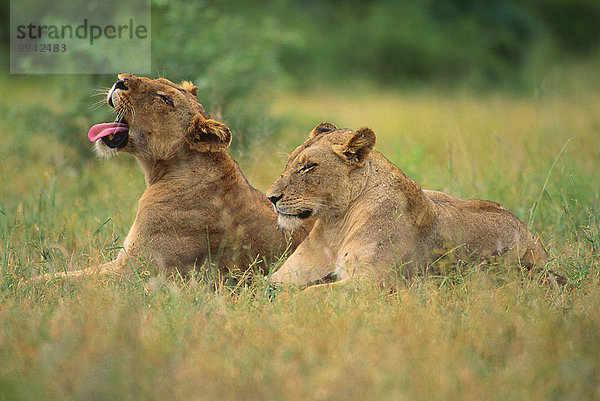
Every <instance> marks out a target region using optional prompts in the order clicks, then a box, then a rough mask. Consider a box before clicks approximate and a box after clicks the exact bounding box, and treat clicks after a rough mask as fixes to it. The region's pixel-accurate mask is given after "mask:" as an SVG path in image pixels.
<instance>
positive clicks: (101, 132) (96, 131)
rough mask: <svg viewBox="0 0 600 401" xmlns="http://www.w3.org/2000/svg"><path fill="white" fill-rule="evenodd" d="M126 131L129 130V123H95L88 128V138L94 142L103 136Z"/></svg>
mask: <svg viewBox="0 0 600 401" xmlns="http://www.w3.org/2000/svg"><path fill="white" fill-rule="evenodd" d="M127 131H129V125H127V124H123V123H103V124H96V125H94V126H93V127H92V128H90V132H88V139H89V140H90V141H91V142H96V141H97V140H98V139H100V138H104V137H105V136H108V135H111V134H116V133H119V132H127Z"/></svg>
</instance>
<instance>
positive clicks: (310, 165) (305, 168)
mask: <svg viewBox="0 0 600 401" xmlns="http://www.w3.org/2000/svg"><path fill="white" fill-rule="evenodd" d="M315 167H317V163H307V164H305V165H304V166H302V167H300V170H298V171H299V172H300V173H301V174H304V173H307V172H309V171H310V170H312V169H314V168H315Z"/></svg>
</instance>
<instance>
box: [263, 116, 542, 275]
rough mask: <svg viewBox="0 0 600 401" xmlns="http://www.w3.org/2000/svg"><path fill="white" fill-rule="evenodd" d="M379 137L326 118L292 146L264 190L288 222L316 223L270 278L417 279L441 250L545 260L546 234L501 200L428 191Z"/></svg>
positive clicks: (466, 256)
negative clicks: (396, 273) (310, 219)
mask: <svg viewBox="0 0 600 401" xmlns="http://www.w3.org/2000/svg"><path fill="white" fill-rule="evenodd" d="M375 141H376V138H375V133H374V132H373V130H371V129H370V128H361V129H360V130H358V131H356V132H354V131H351V130H348V129H337V127H335V125H333V124H331V123H321V124H319V125H318V126H317V127H315V129H313V131H312V132H311V134H310V136H309V139H308V140H307V141H306V143H305V144H303V145H301V146H300V147H298V148H297V149H296V150H295V151H293V152H292V154H291V155H290V157H289V159H288V163H287V166H286V168H285V170H284V172H283V174H282V175H281V176H280V177H279V178H278V179H277V180H276V181H275V182H274V183H273V184H272V185H271V187H270V188H269V190H268V191H267V196H268V197H269V199H271V201H272V202H273V203H274V204H275V206H276V210H277V211H278V213H279V222H280V224H281V225H282V226H284V227H287V228H291V227H295V226H296V225H297V224H298V223H300V222H301V221H302V219H301V218H300V217H303V218H306V217H307V216H309V215H310V216H314V217H315V218H316V223H315V226H314V228H313V230H312V231H311V232H310V234H309V235H308V237H307V238H306V239H305V240H304V242H302V243H301V244H300V246H298V248H297V249H296V251H295V252H294V253H293V254H292V255H291V256H290V257H289V258H288V260H287V261H286V262H285V263H284V264H283V266H282V267H281V268H280V269H279V270H278V271H276V272H275V273H274V274H273V275H272V277H271V281H272V282H273V283H276V284H282V283H283V284H288V283H290V284H297V285H309V284H311V283H315V282H318V281H320V280H323V279H325V278H331V277H332V276H334V278H335V279H337V280H341V282H347V280H349V279H351V278H355V277H359V278H360V277H369V278H376V279H386V278H387V277H389V276H390V275H391V274H392V272H393V270H394V268H398V269H400V270H401V271H402V272H403V273H404V274H405V275H407V276H410V275H411V274H413V273H415V272H417V271H423V270H426V269H435V268H436V263H439V259H440V258H441V257H445V258H448V257H449V258H453V259H454V260H457V259H460V260H480V259H483V260H489V259H495V258H496V257H498V256H502V257H503V258H506V259H507V260H508V261H521V262H522V263H528V264H544V263H545V261H546V258H547V254H546V250H545V249H544V247H543V246H542V244H541V242H540V240H539V238H538V237H537V236H536V235H533V234H532V233H530V232H529V231H528V230H527V228H526V227H525V226H524V225H523V224H522V223H521V222H520V221H519V220H518V219H517V218H516V217H515V216H514V215H512V214H511V213H510V212H508V211H507V210H506V209H504V208H503V207H502V206H500V205H498V204H497V203H494V202H489V201H482V200H462V199H458V198H455V197H453V196H451V195H448V194H445V193H443V192H439V191H430V190H422V189H421V187H420V186H419V185H418V184H417V183H416V182H415V181H413V180H412V179H410V178H408V177H407V176H406V175H404V173H403V172H402V171H401V170H400V169H398V168H397V167H396V166H394V165H393V164H392V163H390V162H389V161H388V160H387V159H385V157H383V156H382V155H381V154H380V153H378V152H376V151H374V150H373V147H374V145H375ZM299 216H300V217H299Z"/></svg>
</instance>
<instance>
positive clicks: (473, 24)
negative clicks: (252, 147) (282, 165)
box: [0, 0, 600, 155]
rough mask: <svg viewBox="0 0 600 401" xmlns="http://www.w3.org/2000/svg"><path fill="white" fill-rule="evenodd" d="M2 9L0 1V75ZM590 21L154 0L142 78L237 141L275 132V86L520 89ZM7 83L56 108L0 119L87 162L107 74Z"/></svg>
mask: <svg viewBox="0 0 600 401" xmlns="http://www.w3.org/2000/svg"><path fill="white" fill-rule="evenodd" d="M9 4H10V2H9V0H1V1H0V7H1V13H2V15H4V20H5V21H4V23H3V24H2V28H1V30H0V38H1V43H3V45H2V49H1V50H0V56H1V57H2V59H3V60H4V63H3V65H4V66H5V67H4V68H5V71H6V72H8V67H7V65H8V61H7V60H8V43H9V25H8V16H9ZM598 21H600V2H599V1H589V0H531V1H519V0H485V1H484V0H415V1H382V0H372V1H356V0H344V1H341V0H340V1H338V0H329V1H317V0H303V1H298V0H296V1H294V0H276V1H264V0H259V1H255V2H245V1H240V0H215V1H195V2H187V1H167V0H153V1H152V68H153V74H152V76H154V77H157V76H164V77H167V78H169V79H171V80H173V81H179V80H181V79H188V80H192V81H193V82H195V83H196V84H197V85H198V86H199V87H200V93H199V98H200V100H201V102H202V103H203V104H204V105H205V107H206V108H207V110H210V111H211V112H212V113H213V114H216V116H217V117H219V118H222V119H223V120H225V121H226V122H227V123H228V124H230V125H231V126H232V128H233V129H234V130H235V131H236V135H235V142H234V146H239V145H240V144H242V145H244V144H248V143H250V142H251V141H252V138H254V137H257V136H260V137H261V138H264V137H265V135H270V134H273V133H276V132H277V131H278V121H276V119H274V118H272V117H270V115H269V113H268V112H267V110H268V107H269V106H270V104H271V101H270V99H272V92H273V90H274V89H275V88H278V89H281V88H292V89H294V90H297V89H307V88H314V87H318V86H323V85H325V86H327V87H329V88H333V87H340V86H344V87H353V86H356V85H359V84H367V85H375V86H380V87H386V88H388V87H397V88H402V89H404V90H406V89H412V88H419V87H422V86H435V87H437V88H448V89H454V88H457V87H458V88H465V87H466V88H469V89H473V90H477V91H486V90H489V89H498V88H501V89H503V90H508V91H515V92H517V93H518V92H522V91H528V92H530V91H531V90H532V86H533V85H534V84H535V74H536V73H538V72H539V71H540V70H543V69H544V68H547V67H548V66H549V65H553V64H557V63H558V64H561V63H565V62H566V61H569V62H570V61H574V62H578V61H581V60H585V59H589V58H594V57H596V56H597V54H598V50H599V48H600V47H599V43H600V41H598V38H600V23H598ZM117 72H118V71H115V73H117ZM128 72H134V73H135V71H128ZM3 75H4V76H5V79H6V78H7V74H3ZM15 78H18V79H19V81H20V82H23V81H28V82H35V83H36V84H37V85H44V86H48V87H52V90H51V93H56V94H58V96H59V98H60V99H61V100H62V106H63V107H61V108H60V109H54V110H53V109H52V108H51V107H48V108H46V109H43V110H34V111H36V113H32V110H11V111H7V110H3V111H2V112H1V113H2V114H1V115H0V117H1V118H21V117H23V116H25V115H27V116H31V115H32V114H36V115H40V114H43V115H44V121H45V122H46V124H48V125H49V126H50V127H54V128H55V129H56V134H57V136H58V137H59V138H62V139H63V140H65V141H67V142H71V144H72V145H73V146H76V147H80V148H81V150H82V154H87V155H90V152H89V151H88V148H87V146H86V145H87V144H85V143H84V142H83V141H81V140H80V137H81V132H82V131H85V130H86V129H87V128H88V126H89V124H90V123H92V122H97V121H102V120H105V119H106V118H109V117H110V111H109V110H107V109H106V108H100V109H98V110H91V109H90V108H88V107H82V105H87V104H90V103H93V102H91V101H90V98H89V96H90V94H91V93H93V89H95V88H98V87H101V86H107V85H109V83H110V82H111V81H112V77H107V76H93V75H90V76H85V75H81V76H78V77H77V84H72V83H71V82H72V81H73V79H72V77H66V76H20V77H13V79H15ZM32 107H36V108H39V107H41V106H39V105H36V106H32ZM7 113H8V115H7ZM11 113H12V114H11ZM15 113H16V114H15ZM29 124H31V125H32V126H38V125H39V121H35V118H34V119H32V120H31V121H29Z"/></svg>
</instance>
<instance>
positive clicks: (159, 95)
mask: <svg viewBox="0 0 600 401" xmlns="http://www.w3.org/2000/svg"><path fill="white" fill-rule="evenodd" d="M154 96H156V97H157V98H159V99H161V100H162V101H163V102H165V103H166V104H168V105H169V106H175V104H174V103H173V99H171V98H170V97H169V96H167V95H163V94H162V93H157V94H156V95H154Z"/></svg>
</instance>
